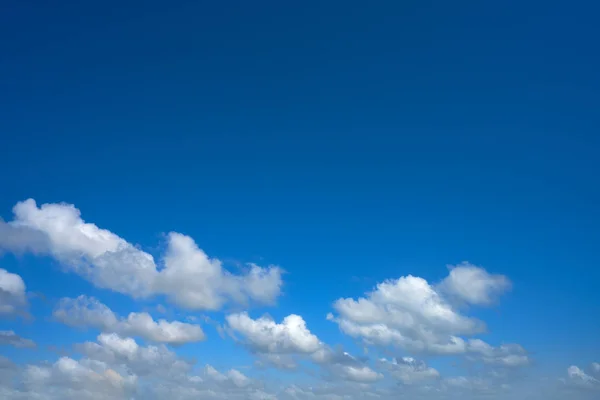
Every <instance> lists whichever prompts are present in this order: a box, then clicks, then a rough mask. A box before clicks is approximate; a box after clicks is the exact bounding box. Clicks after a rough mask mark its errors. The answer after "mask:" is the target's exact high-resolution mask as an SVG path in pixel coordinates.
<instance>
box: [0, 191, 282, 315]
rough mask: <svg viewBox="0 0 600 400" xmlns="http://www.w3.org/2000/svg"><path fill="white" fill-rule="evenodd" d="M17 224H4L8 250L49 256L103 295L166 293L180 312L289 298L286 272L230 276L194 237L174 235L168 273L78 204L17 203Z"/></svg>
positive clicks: (0, 231) (1, 231) (2, 244)
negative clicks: (284, 292)
mask: <svg viewBox="0 0 600 400" xmlns="http://www.w3.org/2000/svg"><path fill="white" fill-rule="evenodd" d="M13 213H14V219H13V220H12V221H10V222H8V223H6V222H3V221H0V248H3V249H5V250H8V251H14V252H22V251H30V252H34V253H39V254H48V255H50V256H52V257H54V258H55V259H56V260H58V261H59V262H60V263H61V264H62V265H63V267H64V268H66V269H68V270H70V271H73V272H75V273H77V274H79V275H81V276H82V277H84V278H85V279H87V280H89V281H90V282H92V283H93V284H94V285H96V286H98V287H100V288H106V289H111V290H114V291H116V292H120V293H124V294H128V295H130V296H132V297H134V298H143V297H148V296H152V295H159V294H163V295H166V296H167V298H168V299H169V300H170V301H171V302H173V303H175V304H177V305H180V306H183V307H186V308H190V309H208V310H216V309H219V308H221V307H222V306H223V305H224V304H225V303H226V302H229V301H233V302H238V303H242V304H247V303H249V302H250V301H254V302H257V303H261V304H272V303H274V301H275V299H276V298H277V297H278V296H279V294H280V292H281V285H282V280H281V269H280V268H278V267H276V266H270V267H268V268H262V267H259V266H257V265H255V264H250V265H249V266H248V271H246V272H244V273H242V274H238V275H236V274H232V273H231V272H229V271H227V270H225V269H224V268H223V265H222V263H221V261H219V260H218V259H215V258H209V257H208V256H207V255H206V253H204V252H203V251H202V250H201V249H200V248H198V246H197V245H196V243H195V242H194V241H193V239H192V238H190V237H188V236H185V235H182V234H180V233H175V232H172V233H170V234H168V237H167V250H166V254H165V255H164V257H163V259H162V268H158V267H157V263H156V261H155V260H154V258H153V257H152V255H150V254H148V253H146V252H144V251H142V250H140V249H139V248H137V247H136V246H134V245H132V244H131V243H129V242H127V241H126V240H125V239H123V238H121V237H119V236H117V235H116V234H114V233H112V232H110V231H108V230H106V229H101V228H99V227H98V226H96V225H95V224H92V223H88V222H85V221H84V220H83V219H82V218H81V213H80V211H79V210H78V209H77V208H75V206H74V205H70V204H64V203H59V204H56V203H52V204H43V205H41V206H40V207H38V205H37V204H36V202H35V201H34V200H33V199H29V200H25V201H23V202H20V203H17V204H16V205H15V207H14V208H13Z"/></svg>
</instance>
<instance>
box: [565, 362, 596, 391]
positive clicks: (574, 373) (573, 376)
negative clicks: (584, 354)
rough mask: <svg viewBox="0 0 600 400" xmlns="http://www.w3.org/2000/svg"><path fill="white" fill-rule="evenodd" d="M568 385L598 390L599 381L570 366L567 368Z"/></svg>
mask: <svg viewBox="0 0 600 400" xmlns="http://www.w3.org/2000/svg"><path fill="white" fill-rule="evenodd" d="M567 376H568V383H569V384H572V385H574V386H578V387H582V388H586V389H594V390H600V381H599V380H598V379H596V378H594V377H592V376H590V375H588V374H586V373H585V372H584V371H583V370H582V369H581V368H579V367H577V366H575V365H571V366H570V367H569V368H567Z"/></svg>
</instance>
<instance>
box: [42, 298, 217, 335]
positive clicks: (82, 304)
mask: <svg viewBox="0 0 600 400" xmlns="http://www.w3.org/2000/svg"><path fill="white" fill-rule="evenodd" d="M53 316H54V318H55V319H56V320H58V321H60V322H62V323H64V324H66V325H69V326H73V327H80V328H85V327H91V328H95V329H98V330H100V331H102V332H107V333H117V334H119V335H121V336H133V337H141V338H144V339H146V340H149V341H152V342H158V343H169V344H173V345H179V344H184V343H190V342H199V341H202V340H204V339H205V338H206V337H205V335H204V332H203V331H202V328H201V327H200V325H194V324H188V323H185V322H179V321H172V322H169V321H167V320H164V319H160V320H158V321H155V320H154V319H153V318H152V316H150V314H148V313H145V312H142V313H135V312H132V313H129V315H128V316H127V317H126V318H120V317H118V316H117V315H115V313H113V312H112V310H111V309H109V308H108V307H107V306H105V305H104V304H102V303H100V302H99V301H98V300H97V299H95V298H93V297H87V296H84V295H81V296H79V297H77V298H76V299H71V298H63V299H61V300H60V301H59V303H58V306H57V307H56V309H55V310H54V312H53Z"/></svg>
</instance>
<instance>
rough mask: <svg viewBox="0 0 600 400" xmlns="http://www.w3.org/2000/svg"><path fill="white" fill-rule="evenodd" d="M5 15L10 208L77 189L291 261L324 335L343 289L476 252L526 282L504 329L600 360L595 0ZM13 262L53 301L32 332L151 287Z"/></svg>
mask: <svg viewBox="0 0 600 400" xmlns="http://www.w3.org/2000/svg"><path fill="white" fill-rule="evenodd" d="M1 8H2V12H0V215H1V216H2V217H3V218H4V219H11V208H12V206H13V205H14V204H15V203H16V202H17V201H20V200H23V199H25V198H29V197H33V198H35V199H36V200H37V202H38V204H40V203H45V202H60V201H65V202H69V203H73V204H75V205H76V206H77V207H78V208H79V209H81V210H82V213H83V215H82V216H83V218H84V219H85V220H86V221H90V222H94V223H96V224H97V225H98V226H100V227H102V228H106V229H109V230H111V231H113V232H115V233H117V234H118V235H120V236H121V237H124V238H125V239H127V240H128V241H130V242H132V243H137V244H140V245H141V246H142V247H143V248H144V249H146V250H148V251H150V252H159V251H160V246H162V243H164V240H163V238H162V236H161V234H162V233H164V232H169V231H171V230H174V231H178V232H182V233H185V234H188V235H190V236H192V237H193V238H194V239H195V240H196V242H197V243H198V244H199V246H200V247H201V248H203V249H204V250H205V251H206V252H207V253H208V254H210V255H212V256H217V257H219V258H222V259H224V260H228V263H229V264H230V265H232V266H233V265H235V263H236V262H247V261H253V262H257V263H259V264H269V263H274V264H279V265H281V266H282V267H283V268H284V269H286V270H287V271H288V274H287V275H286V276H285V283H286V286H285V290H284V291H285V295H284V296H283V297H282V299H281V300H280V302H279V304H280V306H279V307H277V308H272V309H265V310H264V311H268V312H269V313H270V314H271V315H273V316H276V317H281V316H283V315H287V314H289V313H291V312H294V313H298V314H301V315H302V316H303V317H304V318H305V319H306V321H307V323H308V326H309V327H310V329H311V331H313V332H315V333H316V334H317V335H319V337H320V338H322V339H323V340H326V341H330V340H331V341H339V338H340V336H341V335H339V334H338V333H337V330H338V328H337V326H336V325H335V324H332V323H331V322H327V321H326V320H325V315H326V313H327V312H329V311H330V310H331V303H332V301H334V300H335V299H337V298H339V297H357V296H359V295H361V294H362V293H364V291H365V290H368V289H369V288H371V287H372V286H373V285H374V284H375V283H376V282H378V281H381V280H383V279H386V278H397V277H400V276H403V275H407V274H413V275H418V276H422V277H424V278H427V279H428V280H431V281H433V282H435V281H437V280H439V279H441V278H443V277H444V276H445V275H446V273H447V270H446V265H447V264H456V263H458V262H460V261H463V260H468V261H470V262H472V263H475V264H477V265H482V266H484V267H485V268H487V269H488V270H489V271H491V272H495V273H502V274H505V275H507V276H508V277H509V278H510V279H511V280H512V281H513V282H514V289H513V291H512V292H511V293H510V294H508V295H507V296H506V297H505V298H504V299H503V301H502V302H501V305H500V306H499V307H497V308H494V309H491V310H485V311H483V312H482V313H484V314H485V318H484V319H485V321H486V322H487V324H488V326H489V329H490V334H489V335H488V336H487V338H488V340H489V341H490V342H494V340H506V341H516V342H518V343H520V344H522V345H523V346H524V347H525V348H527V349H529V350H530V351H532V353H533V354H534V355H535V354H539V357H538V358H537V360H538V362H540V363H543V364H544V365H548V366H550V367H552V366H554V365H555V366H556V368H557V370H561V371H562V370H564V367H565V365H566V364H565V363H571V362H575V361H578V360H581V363H586V362H591V361H597V360H598V358H600V350H599V347H598V336H599V334H600V321H599V318H598V316H599V315H600V295H599V291H598V282H600V272H599V271H600V268H599V265H600V252H599V251H598V249H599V243H600V229H599V223H600V207H599V204H600V185H599V180H598V175H599V173H600V157H599V152H600V98H599V95H600V73H599V71H600V51H599V48H598V38H600V28H599V25H600V24H598V15H599V14H600V6H598V5H596V4H595V2H591V1H588V2H580V1H575V2H566V1H512V0H508V1H499V2H489V1H455V2H449V1H412V0H411V1H373V2H364V1H343V2H342V1H320V2H311V1H309V2H286V1H258V2H256V1H232V2H215V1H212V2H207V1H181V2H157V1H128V2H122V1H119V2H116V1H102V2H81V1H53V2H41V1H13V2H3V4H2V6H1ZM0 263H1V265H2V266H3V267H4V268H7V269H9V270H11V271H15V272H18V273H19V274H20V275H21V276H22V277H23V279H24V280H25V282H26V283H27V286H28V289H30V290H32V291H35V292H41V293H44V294H45V295H46V296H47V297H48V299H47V300H46V301H44V300H43V299H38V300H36V301H34V303H33V305H32V307H34V309H33V312H34V314H37V315H36V318H37V319H38V320H39V321H40V322H39V323H41V324H44V326H45V327H46V328H45V329H44V330H43V331H40V329H39V327H37V326H33V325H29V326H30V327H29V328H23V329H29V333H30V334H29V335H27V334H25V332H26V331H23V330H21V332H22V333H23V336H29V337H32V338H33V339H35V340H36V341H38V342H39V343H45V344H56V343H61V342H64V343H71V342H73V338H74V337H75V336H78V335H79V333H78V332H76V331H75V332H73V331H71V330H67V329H66V328H64V327H61V326H59V325H58V324H56V323H51V322H44V318H47V316H48V315H49V311H50V308H49V307H50V306H49V305H48V304H50V303H51V302H52V299H56V298H59V297H62V296H76V295H78V294H81V292H83V291H85V292H86V293H92V294H96V295H97V296H98V297H100V298H101V299H102V300H103V302H105V303H106V304H108V305H109V306H110V307H111V308H113V309H114V310H115V311H120V312H128V311H130V310H131V308H130V307H132V305H133V304H134V303H133V302H132V301H131V300H129V299H127V298H126V297H125V296H121V295H117V294H114V293H113V294H111V293H109V292H107V291H103V290H99V289H94V288H93V287H92V286H91V285H90V284H88V283H86V282H84V281H83V280H82V279H81V278H79V277H77V276H75V275H65V274H62V273H60V272H59V271H58V270H59V268H58V266H57V265H56V264H55V263H53V262H51V261H49V260H47V259H39V258H34V257H25V258H24V259H22V260H20V261H17V259H15V258H12V257H11V256H5V257H3V258H1V259H0ZM259 311H260V312H262V311H263V310H259ZM259 311H253V316H257V315H258V314H259ZM20 323H21V322H20ZM37 323H38V322H36V324H37ZM10 324H15V322H14V321H10V322H2V325H0V328H1V327H7V326H8V325H10ZM23 326H27V324H25V323H23ZM209 334H212V335H213V336H215V335H216V333H215V332H211V331H209ZM69 335H73V336H72V337H70V336H69ZM90 337H93V335H92V334H91V333H90ZM231 347H233V344H231V343H228V342H226V341H223V344H222V347H221V348H218V349H215V348H214V347H213V348H206V347H205V348H202V347H201V345H199V346H196V347H191V349H192V350H189V349H188V351H190V352H191V353H192V355H193V356H195V357H197V358H199V359H202V360H204V359H207V358H208V359H211V358H212V359H213V360H214V359H219V357H220V354H221V353H220V352H222V351H224V350H223V349H229V350H231ZM229 350H227V351H229ZM3 351H5V352H8V351H9V350H3ZM19 354H22V353H19ZM236 354H237V353H236ZM22 357H37V355H35V354H30V355H25V356H22ZM213 362H214V361H213Z"/></svg>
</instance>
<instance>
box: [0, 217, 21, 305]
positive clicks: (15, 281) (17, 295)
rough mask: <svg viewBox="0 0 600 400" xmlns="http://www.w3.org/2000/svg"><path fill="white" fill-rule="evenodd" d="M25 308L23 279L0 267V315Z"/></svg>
mask: <svg viewBox="0 0 600 400" xmlns="http://www.w3.org/2000/svg"><path fill="white" fill-rule="evenodd" d="M0 223H2V222H1V221H0ZM26 308H27V295H26V293H25V283H24V282H23V279H21V277H20V276H19V275H17V274H13V273H10V272H8V271H7V270H5V269H2V268H0V316H1V315H5V316H6V315H12V314H17V313H24V310H25V309H26Z"/></svg>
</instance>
